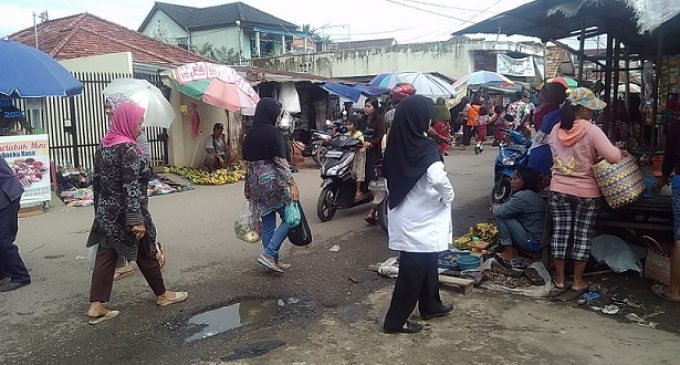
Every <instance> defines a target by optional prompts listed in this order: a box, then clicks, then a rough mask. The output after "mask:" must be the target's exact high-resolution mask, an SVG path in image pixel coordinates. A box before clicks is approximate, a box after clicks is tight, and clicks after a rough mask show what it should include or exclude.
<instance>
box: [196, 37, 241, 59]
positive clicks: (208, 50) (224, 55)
mask: <svg viewBox="0 0 680 365" xmlns="http://www.w3.org/2000/svg"><path fill="white" fill-rule="evenodd" d="M192 48H193V49H192V51H193V52H194V53H198V54H200V55H201V56H203V57H207V58H210V59H211V60H214V61H215V62H218V63H222V64H225V65H234V64H237V63H238V61H239V54H238V52H237V51H236V50H235V49H234V48H229V49H227V47H225V46H222V47H219V48H217V47H216V46H215V45H213V44H212V43H211V42H206V43H203V46H201V47H195V46H194V47H192Z"/></svg>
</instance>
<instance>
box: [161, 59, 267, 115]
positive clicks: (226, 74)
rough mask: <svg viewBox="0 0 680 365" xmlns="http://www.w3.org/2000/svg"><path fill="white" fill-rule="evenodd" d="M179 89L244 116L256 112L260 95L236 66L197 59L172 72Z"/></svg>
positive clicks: (193, 96) (195, 97)
mask: <svg viewBox="0 0 680 365" xmlns="http://www.w3.org/2000/svg"><path fill="white" fill-rule="evenodd" d="M171 76H172V78H173V81H174V82H175V84H176V86H177V90H178V91H180V92H181V93H183V94H186V95H189V96H191V97H192V98H194V99H198V100H202V101H204V102H206V103H208V104H210V105H215V106H219V107H222V108H225V109H227V110H229V111H231V112H239V111H240V112H242V113H243V114H244V115H253V114H255V106H256V105H257V102H258V101H260V96H259V95H257V92H255V90H253V88H252V87H251V86H250V83H248V81H246V80H245V79H243V77H241V75H239V74H238V72H236V70H234V69H233V68H231V67H229V66H226V65H218V64H214V63H209V62H194V63H189V64H186V65H183V66H180V67H178V68H177V69H175V70H173V71H172V74H171Z"/></svg>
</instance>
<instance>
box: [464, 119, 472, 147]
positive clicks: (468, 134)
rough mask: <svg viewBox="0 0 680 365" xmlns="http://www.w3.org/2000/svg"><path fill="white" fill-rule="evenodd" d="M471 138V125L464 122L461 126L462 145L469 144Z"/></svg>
mask: <svg viewBox="0 0 680 365" xmlns="http://www.w3.org/2000/svg"><path fill="white" fill-rule="evenodd" d="M471 139H472V127H471V126H469V125H467V124H465V125H464V126H463V146H466V147H467V146H469V145H470V140H471Z"/></svg>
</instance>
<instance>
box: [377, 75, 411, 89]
mask: <svg viewBox="0 0 680 365" xmlns="http://www.w3.org/2000/svg"><path fill="white" fill-rule="evenodd" d="M402 82H406V81H403V80H402V79H400V78H399V76H398V75H397V74H396V73H394V72H392V73H381V74H378V75H376V76H375V77H374V78H373V79H372V80H371V81H370V82H369V83H368V85H369V86H373V87H381V88H385V89H392V88H393V87H395V86H397V84H399V83H402Z"/></svg>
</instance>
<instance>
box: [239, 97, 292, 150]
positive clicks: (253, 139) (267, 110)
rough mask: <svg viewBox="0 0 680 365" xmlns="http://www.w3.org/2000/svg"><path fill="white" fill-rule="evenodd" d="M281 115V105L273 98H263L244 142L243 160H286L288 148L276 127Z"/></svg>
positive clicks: (256, 109)
mask: <svg viewBox="0 0 680 365" xmlns="http://www.w3.org/2000/svg"><path fill="white" fill-rule="evenodd" d="M279 114H281V104H280V103H279V102H277V101H276V100H274V99H272V98H262V99H260V102H258V103H257V107H256V108H255V116H254V117H253V126H252V127H251V128H250V130H249V131H248V135H246V138H245V140H244V141H243V159H244V160H246V161H259V160H273V159H274V157H281V158H286V148H285V145H284V143H283V136H282V134H281V132H280V131H279V130H278V129H277V128H276V127H275V124H276V119H277V118H278V116H279Z"/></svg>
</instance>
